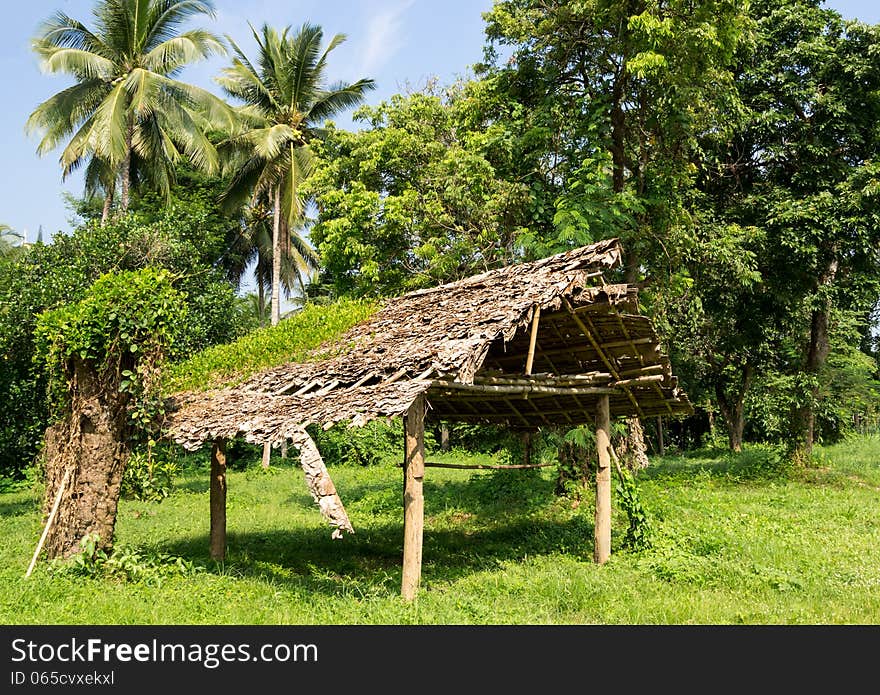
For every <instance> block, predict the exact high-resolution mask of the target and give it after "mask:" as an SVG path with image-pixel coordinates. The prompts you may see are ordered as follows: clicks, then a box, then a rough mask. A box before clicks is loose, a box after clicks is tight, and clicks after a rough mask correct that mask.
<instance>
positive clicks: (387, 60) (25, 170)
mask: <svg viewBox="0 0 880 695" xmlns="http://www.w3.org/2000/svg"><path fill="white" fill-rule="evenodd" d="M826 4H827V6H829V7H833V8H835V9H837V10H838V11H839V12H840V13H841V14H842V15H843V16H845V17H848V18H856V19H860V20H862V21H865V22H870V23H880V2H877V0H830V1H829V2H827V3H826ZM215 5H216V7H217V18H216V20H215V21H214V22H210V23H208V24H207V26H208V27H209V28H211V29H212V30H213V31H215V32H217V33H220V34H230V35H231V36H232V37H233V38H234V39H235V40H236V42H238V43H239V45H241V46H242V48H244V49H245V52H247V53H249V54H252V53H253V51H252V50H251V48H252V46H253V42H252V40H251V39H250V30H249V29H248V26H247V22H248V21H251V22H252V23H254V24H255V25H258V24H261V23H262V22H268V23H269V24H271V25H274V26H285V25H288V24H289V25H293V26H297V25H300V24H302V23H303V22H305V21H309V22H312V23H316V24H319V25H321V26H322V27H323V28H324V31H325V35H326V36H327V37H329V36H331V35H333V34H336V33H344V34H347V35H348V41H347V42H346V43H344V44H343V45H342V46H340V47H339V48H337V49H336V50H335V51H334V52H333V54H331V57H332V59H331V62H330V77H331V79H334V80H335V79H341V80H348V81H352V80H356V79H358V78H360V77H372V78H373V79H375V80H376V81H377V83H378V89H377V90H376V91H375V92H372V93H371V94H370V96H369V98H368V101H369V103H377V102H379V101H380V100H382V99H384V98H387V97H389V96H390V95H392V94H394V93H395V92H399V91H401V89H403V88H404V87H405V85H407V84H411V85H420V84H424V82H425V80H427V79H428V78H430V77H433V76H436V77H438V78H439V79H440V80H441V82H448V81H451V80H453V79H454V78H455V77H456V76H458V75H461V74H465V73H466V72H467V69H468V67H469V66H470V65H472V64H473V63H475V62H477V61H479V60H480V58H481V57H482V47H483V22H482V17H481V15H482V13H483V12H485V11H486V10H488V9H489V8H490V7H491V5H492V0H323V1H318V0H215ZM92 6H93V0H31V1H30V2H26V3H4V8H3V9H4V13H3V21H2V24H0V66H2V81H3V82H2V85H0V87H2V88H0V93H2V94H6V95H7V103H6V104H4V105H3V108H0V137H2V144H3V148H2V152H3V171H4V174H5V175H4V185H3V186H2V187H0V222H2V223H5V224H9V225H11V226H12V227H13V228H14V229H15V230H16V231H18V232H19V233H26V234H27V237H28V240H29V241H33V240H34V238H35V237H36V233H37V229H38V228H39V227H40V226H42V227H43V231H44V238H45V240H46V241H48V240H49V238H50V237H51V236H52V235H53V234H54V233H55V232H57V231H58V230H64V231H67V230H69V228H70V225H69V224H68V221H67V220H68V217H69V216H70V214H69V212H68V211H67V210H66V208H65V206H64V201H63V199H62V191H65V190H66V191H69V192H71V193H74V194H79V193H80V192H81V188H82V182H81V179H80V178H79V177H78V176H72V177H71V178H70V179H69V180H68V181H67V182H65V183H63V184H62V182H61V175H60V170H59V167H58V157H57V154H55V153H53V154H50V155H47V156H46V157H43V158H39V157H38V156H37V155H36V153H35V151H36V146H37V140H36V138H35V137H28V136H26V135H25V133H24V123H25V121H26V120H27V117H28V115H29V114H30V112H31V111H32V110H33V109H34V107H36V106H37V104H39V103H40V102H41V101H43V100H45V99H46V98H48V97H49V96H51V95H52V94H54V93H55V92H57V91H59V90H60V89H63V88H64V87H65V86H66V85H67V82H66V81H65V79H64V78H62V77H55V76H47V75H43V74H42V73H41V72H40V70H39V68H38V66H37V61H36V59H35V57H34V55H33V54H32V52H31V50H30V38H31V37H32V36H33V34H34V32H35V30H36V28H37V26H38V24H39V23H40V21H42V20H43V19H45V18H46V17H48V16H50V15H51V14H52V13H53V12H55V11H57V10H63V11H64V12H66V13H67V14H68V15H70V16H72V17H75V18H77V19H80V20H81V21H83V22H85V23H86V24H90V23H91V8H92ZM224 63H225V60H224V59H219V58H218V59H214V60H211V61H208V62H205V63H202V64H199V65H197V66H194V67H192V68H190V69H189V70H188V71H187V72H185V73H184V74H183V76H182V78H183V79H186V80H188V81H191V82H193V83H195V84H198V85H200V86H203V87H207V88H210V89H212V90H213V91H216V88H215V87H214V85H213V83H212V81H211V78H212V76H213V75H215V74H216V73H217V72H218V70H219V69H220V67H222V66H223V64H224ZM338 123H339V124H340V125H341V126H344V127H349V126H350V124H351V121H350V119H348V118H339V119H338Z"/></svg>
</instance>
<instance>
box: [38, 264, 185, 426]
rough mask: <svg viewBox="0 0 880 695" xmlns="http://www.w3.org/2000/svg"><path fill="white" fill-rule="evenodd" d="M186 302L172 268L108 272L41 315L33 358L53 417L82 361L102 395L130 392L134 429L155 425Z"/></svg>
mask: <svg viewBox="0 0 880 695" xmlns="http://www.w3.org/2000/svg"><path fill="white" fill-rule="evenodd" d="M184 300H185V297H184V295H182V294H181V293H180V292H178V291H177V290H176V289H174V287H173V286H172V278H171V274H170V273H169V272H168V271H167V270H156V269H154V268H146V269H144V270H138V271H125V272H121V273H108V274H107V275H104V276H102V277H101V278H99V279H98V280H97V281H96V282H95V284H94V285H93V286H92V287H91V288H90V289H89V291H88V292H87V293H86V295H85V297H84V298H83V299H82V300H80V301H79V302H76V303H74V304H69V305H67V306H64V307H61V308H58V309H54V310H52V311H48V312H45V313H43V314H42V315H41V316H40V317H39V318H38V319H37V328H36V332H35V343H36V351H35V354H34V361H35V362H37V363H38V364H41V365H42V366H43V367H44V368H45V370H46V373H47V374H48V378H49V401H50V404H51V405H52V406H53V407H54V411H55V415H56V417H57V416H60V415H61V414H62V413H63V412H64V411H65V410H66V408H67V407H68V405H69V400H70V395H71V393H72V390H73V389H75V388H76V386H75V380H74V373H75V364H76V363H79V364H83V365H86V366H87V367H88V368H89V369H91V370H93V371H94V373H95V376H96V377H97V378H98V379H99V381H100V382H101V388H102V389H103V390H104V392H105V393H107V394H113V393H117V392H118V393H119V394H123V395H124V396H125V398H124V400H125V401H126V402H127V406H128V412H129V415H130V417H131V420H132V424H133V425H134V426H135V428H138V429H142V430H148V429H150V428H151V427H152V426H154V424H155V422H156V420H157V418H158V417H160V416H161V415H162V414H163V412H164V410H163V403H162V398H161V393H160V392H159V389H158V386H159V381H158V376H159V370H160V368H161V363H162V361H163V360H164V359H165V357H166V356H167V355H168V354H169V353H171V352H172V351H173V350H174V347H175V343H176V341H177V339H178V337H179V336H180V328H181V326H183V325H184V324H185V320H186V305H185V303H184Z"/></svg>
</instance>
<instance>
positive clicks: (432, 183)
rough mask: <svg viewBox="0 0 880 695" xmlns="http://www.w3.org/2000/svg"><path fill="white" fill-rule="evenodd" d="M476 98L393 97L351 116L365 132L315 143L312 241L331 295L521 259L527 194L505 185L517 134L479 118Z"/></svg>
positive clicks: (406, 285)
mask: <svg viewBox="0 0 880 695" xmlns="http://www.w3.org/2000/svg"><path fill="white" fill-rule="evenodd" d="M485 92H486V87H485V86H484V85H482V84H479V83H467V84H461V85H457V86H454V87H452V88H450V89H448V90H447V92H446V94H445V95H443V96H441V95H438V94H436V93H431V91H428V92H427V93H413V94H409V95H406V96H404V95H396V96H394V97H392V98H391V100H390V101H388V102H384V103H382V104H380V105H378V106H376V107H362V108H361V109H360V110H359V111H358V112H357V113H356V115H355V117H356V118H357V119H358V120H359V121H361V122H362V123H365V124H366V125H367V126H368V127H367V128H365V129H363V130H360V131H358V132H353V133H352V132H347V131H343V130H337V129H335V128H331V129H330V130H329V132H328V135H327V137H326V139H325V141H324V142H322V143H320V144H318V145H317V146H316V147H315V151H316V153H317V155H318V156H317V159H316V164H317V166H316V171H315V173H314V175H313V176H312V178H311V179H310V180H309V181H308V183H307V184H306V187H307V190H308V192H309V194H310V195H311V196H313V197H314V199H315V202H316V204H317V208H318V217H317V221H316V224H315V225H314V227H313V228H312V230H311V233H310V236H311V239H312V241H313V242H314V243H315V245H316V246H317V248H318V250H319V251H320V254H321V259H322V262H323V271H324V282H327V283H330V284H332V286H333V288H334V290H335V291H336V293H337V294H349V293H352V294H356V295H366V294H386V295H387V294H396V293H398V292H400V291H404V290H408V289H413V288H416V287H422V286H425V285H427V284H435V283H437V282H443V281H449V280H455V279H458V278H461V277H465V276H467V275H470V274H473V273H475V272H481V271H483V270H486V269H488V268H492V267H497V266H499V265H504V264H506V263H511V262H513V261H514V260H516V258H517V257H519V255H520V254H519V251H518V248H519V244H518V240H519V238H520V237H521V236H522V235H523V234H524V233H525V230H526V229H527V226H528V225H529V224H530V221H531V218H530V214H531V197H530V189H529V186H528V184H526V183H525V182H523V181H519V180H508V179H507V172H509V171H511V170H512V168H509V167H508V165H507V161H508V160H509V159H511V158H513V157H515V154H514V153H513V152H512V150H513V148H514V144H513V140H514V138H510V137H508V134H509V132H510V131H509V129H508V128H507V125H506V124H505V123H503V122H497V121H494V120H493V119H492V117H487V116H486V115H485V111H486V110H487V109H486V107H485V105H483V104H481V103H480V102H481V101H482V100H483V99H485V98H486V93H485Z"/></svg>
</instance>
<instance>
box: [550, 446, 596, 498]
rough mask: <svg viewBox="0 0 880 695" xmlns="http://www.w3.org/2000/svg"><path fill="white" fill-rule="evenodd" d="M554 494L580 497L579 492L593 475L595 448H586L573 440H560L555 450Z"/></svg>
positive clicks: (587, 484) (594, 474)
mask: <svg viewBox="0 0 880 695" xmlns="http://www.w3.org/2000/svg"><path fill="white" fill-rule="evenodd" d="M557 458H558V460H559V467H558V469H557V473H556V494H557V495H572V496H573V497H575V499H579V498H580V492H582V491H586V490H587V489H589V487H590V486H591V484H592V482H593V480H594V478H595V476H596V471H595V466H594V465H593V459H594V458H595V448H594V447H593V448H591V449H587V448H585V447H582V446H578V445H577V444H575V443H573V442H562V444H560V445H559V450H558V452H557Z"/></svg>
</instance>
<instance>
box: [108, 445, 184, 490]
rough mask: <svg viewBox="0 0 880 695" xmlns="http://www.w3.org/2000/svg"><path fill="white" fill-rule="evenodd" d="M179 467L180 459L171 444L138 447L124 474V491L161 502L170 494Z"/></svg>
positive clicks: (130, 458)
mask: <svg viewBox="0 0 880 695" xmlns="http://www.w3.org/2000/svg"><path fill="white" fill-rule="evenodd" d="M180 469H181V466H180V462H179V461H178V460H177V457H176V456H175V455H174V453H173V450H171V449H170V448H159V447H147V449H146V450H145V451H135V452H133V453H132V454H131V456H130V457H129V459H128V463H127V464H126V465H125V472H124V473H123V475H122V495H123V497H126V498H128V499H135V500H141V501H144V502H160V501H162V500H163V499H165V498H166V497H168V495H170V494H171V490H172V488H173V486H174V477H175V476H176V475H177V474H178V473H180Z"/></svg>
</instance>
